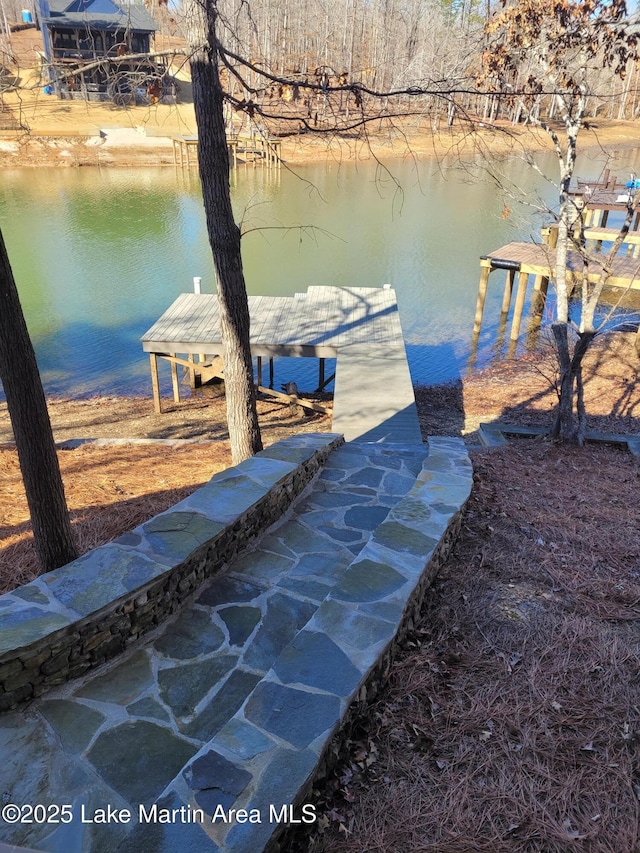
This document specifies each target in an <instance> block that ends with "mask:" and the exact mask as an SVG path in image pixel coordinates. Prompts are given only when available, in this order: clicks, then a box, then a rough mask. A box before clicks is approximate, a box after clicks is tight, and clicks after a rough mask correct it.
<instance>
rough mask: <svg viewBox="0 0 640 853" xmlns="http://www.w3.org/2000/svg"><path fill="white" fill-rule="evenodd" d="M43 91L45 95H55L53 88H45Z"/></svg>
mask: <svg viewBox="0 0 640 853" xmlns="http://www.w3.org/2000/svg"><path fill="white" fill-rule="evenodd" d="M42 91H43V92H44V93H45V95H53V86H45V87H44V89H43V90H42Z"/></svg>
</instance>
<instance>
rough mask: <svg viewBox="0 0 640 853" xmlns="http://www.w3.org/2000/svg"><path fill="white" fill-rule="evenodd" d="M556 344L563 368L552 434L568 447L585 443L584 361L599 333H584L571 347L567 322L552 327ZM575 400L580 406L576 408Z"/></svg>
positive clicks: (561, 367)
mask: <svg viewBox="0 0 640 853" xmlns="http://www.w3.org/2000/svg"><path fill="white" fill-rule="evenodd" d="M551 329H552V331H553V337H554V339H555V342H556V354H557V358H558V366H559V368H560V388H559V399H558V407H557V409H556V414H555V418H554V422H553V427H552V429H551V435H552V436H553V437H554V438H559V439H560V440H561V441H565V442H567V443H568V444H578V445H579V446H580V447H582V445H583V444H584V439H585V433H586V427H587V419H586V412H585V407H584V394H583V382H582V362H583V359H584V357H585V355H586V354H587V351H588V349H589V347H590V346H591V342H592V341H593V339H594V337H595V332H583V333H581V334H579V335H578V341H577V343H576V345H575V347H574V349H573V354H572V353H571V351H570V347H569V334H568V332H569V326H568V324H567V323H553V324H552V325H551ZM574 399H575V400H576V407H575V409H574V405H573V402H574Z"/></svg>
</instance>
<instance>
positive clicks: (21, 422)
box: [0, 233, 78, 572]
mask: <svg viewBox="0 0 640 853" xmlns="http://www.w3.org/2000/svg"><path fill="white" fill-rule="evenodd" d="M0 380H1V381H2V385H3V387H4V392H5V394H6V397H7V406H8V409H9V416H10V418H11V424H12V426H13V434H14V437H15V440H16V448H17V450H18V459H19V461H20V469H21V471H22V479H23V481H24V489H25V492H26V495H27V503H28V504H29V512H30V513H31V524H32V527H33V538H34V542H35V547H36V552H37V554H38V559H39V561H40V567H41V569H42V571H43V572H48V571H50V570H51V569H56V568H57V567H58V566H63V565H64V564H65V563H70V562H71V560H75V558H76V557H77V556H78V552H77V551H76V547H75V544H74V542H73V534H72V532H71V523H70V521H69V513H68V511H67V503H66V500H65V496H64V487H63V485H62V477H61V476H60V466H59V464H58V456H57V454H56V448H55V444H54V441H53V433H52V432H51V422H50V421H49V413H48V412H47V403H46V400H45V396H44V391H43V389H42V382H41V381H40V373H39V372H38V365H37V363H36V356H35V353H34V351H33V346H32V344H31V340H30V338H29V332H28V331H27V325H26V323H25V320H24V316H23V314H22V307H21V305H20V298H19V296H18V290H17V288H16V283H15V280H14V278H13V272H12V270H11V264H10V263H9V257H8V255H7V250H6V247H5V244H4V238H3V237H2V234H1V233H0Z"/></svg>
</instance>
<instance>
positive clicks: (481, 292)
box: [473, 260, 491, 335]
mask: <svg viewBox="0 0 640 853" xmlns="http://www.w3.org/2000/svg"><path fill="white" fill-rule="evenodd" d="M490 272H491V262H490V261H486V260H485V261H480V282H479V284H478V299H477V302H476V316H475V319H474V321H473V334H474V335H478V334H480V326H481V325H482V312H483V311H484V302H485V299H486V298H487V284H488V282H489V274H490Z"/></svg>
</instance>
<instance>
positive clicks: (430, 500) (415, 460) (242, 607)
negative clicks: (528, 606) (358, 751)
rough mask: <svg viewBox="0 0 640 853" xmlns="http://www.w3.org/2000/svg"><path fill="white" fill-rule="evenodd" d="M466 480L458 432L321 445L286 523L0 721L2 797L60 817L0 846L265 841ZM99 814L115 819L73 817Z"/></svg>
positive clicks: (217, 845)
mask: <svg viewBox="0 0 640 853" xmlns="http://www.w3.org/2000/svg"><path fill="white" fill-rule="evenodd" d="M276 452H277V451H276ZM470 482H471V473H470V467H469V463H468V458H467V456H466V453H465V451H464V448H463V446H462V443H461V442H460V441H458V440H448V439H432V440H431V442H430V446H429V448H427V447H425V446H409V445H398V444H396V445H394V446H387V445H377V444H366V443H358V444H350V445H345V446H344V447H342V448H340V449H338V450H335V451H333V453H332V454H331V455H330V456H329V458H328V460H327V461H326V464H325V466H324V469H323V470H322V472H321V474H320V475H319V477H318V478H317V479H316V480H315V481H314V483H313V485H312V486H311V487H309V488H308V489H307V491H306V492H305V493H304V494H303V495H302V496H301V497H300V498H299V499H298V500H297V502H296V504H295V505H294V506H293V508H292V509H290V510H289V512H288V514H287V516H286V517H285V518H284V519H282V520H281V521H280V522H279V523H278V524H277V525H275V526H274V527H272V528H271V529H269V530H268V531H267V532H266V533H265V534H263V535H262V536H261V538H260V539H259V540H258V541H257V542H256V543H255V544H254V545H253V546H252V547H251V548H250V549H249V550H247V551H246V552H244V553H242V554H241V555H239V556H238V557H237V558H236V559H234V560H233V562H232V563H231V564H230V565H229V566H228V567H227V571H226V572H225V574H224V576H223V577H218V578H215V579H213V580H212V581H210V582H209V583H208V584H207V585H206V586H205V587H204V588H203V589H202V590H201V591H200V592H199V593H198V595H197V596H196V597H195V600H193V601H192V602H191V603H190V604H187V605H186V606H185V607H183V609H182V610H181V611H180V613H179V615H178V616H177V617H176V618H175V619H174V620H173V621H172V622H170V623H167V624H166V625H165V626H163V628H162V629H161V630H159V631H157V632H156V634H155V635H151V636H150V637H149V638H147V640H146V642H145V645H144V646H142V647H139V648H136V649H135V650H132V651H131V652H130V653H129V655H128V656H127V657H126V658H124V659H120V660H118V661H117V662H116V663H114V664H111V665H110V666H109V667H107V668H106V669H105V670H104V671H100V672H97V673H93V674H92V675H91V676H90V677H89V676H87V677H85V678H84V679H83V680H82V681H77V682H75V683H72V684H69V685H66V686H65V688H64V689H62V690H60V691H59V692H57V693H55V694H54V693H50V694H48V695H47V696H46V697H43V698H42V699H40V700H38V702H36V703H34V704H33V705H32V706H31V707H30V708H29V710H28V712H27V713H26V714H23V715H20V716H18V715H17V714H16V715H11V714H8V715H5V717H4V718H2V722H3V725H2V726H1V727H0V754H1V755H2V756H3V759H4V765H5V767H6V766H13V768H14V776H12V777H7V778H6V779H5V778H3V776H5V772H4V771H2V770H0V783H2V785H3V790H7V791H9V793H10V796H11V797H12V800H11V801H12V802H13V801H16V800H17V799H19V798H22V799H23V800H24V801H27V800H26V799H25V798H28V797H32V796H36V790H37V795H38V796H39V798H40V802H43V801H44V800H45V799H46V800H47V802H51V803H68V804H69V805H71V807H72V812H73V816H74V820H73V822H72V823H71V824H66V825H63V826H57V827H55V826H53V827H49V829H48V830H47V828H46V827H44V828H43V827H42V826H40V827H37V826H36V827H33V826H32V827H27V828H26V829H25V828H24V827H22V832H20V828H19V827H12V828H10V829H11V833H12V834H11V836H10V837H9V835H7V837H6V839H3V840H10V841H12V842H14V843H21V844H30V845H32V846H35V847H36V848H38V849H42V850H48V851H65V853H66V851H68V850H71V849H77V850H91V851H92V853H94V851H95V853H98V851H105V853H108V852H110V851H112V850H120V851H134V850H135V851H139V850H153V851H154V853H155V851H158V853H161V851H173V850H176V849H185V850H188V849H193V850H197V851H202V853H206V851H212V853H213V851H218V850H221V851H227V853H232V851H233V853H244V851H247V853H248V851H251V853H257V851H260V850H262V849H265V848H266V847H267V846H268V845H269V844H270V843H271V840H272V836H275V835H277V834H278V832H279V831H282V830H283V829H284V828H285V825H286V823H287V820H286V819H287V818H290V817H292V816H293V813H291V812H290V811H289V809H290V807H291V806H295V805H296V804H297V805H300V803H299V798H300V797H303V796H304V794H305V786H306V785H307V783H308V782H309V780H310V779H311V778H312V776H313V774H314V772H315V771H316V769H317V767H318V765H319V763H320V762H321V760H322V756H323V753H324V750H325V748H326V745H327V743H328V742H329V740H330V738H331V736H332V734H333V732H334V731H335V730H336V728H337V727H338V726H339V725H340V721H341V720H342V719H343V717H344V715H345V713H346V712H347V709H348V708H349V706H350V705H351V703H352V702H353V701H354V699H355V698H357V697H358V696H360V695H361V692H362V690H363V689H364V690H365V693H366V684H367V680H368V679H370V678H371V677H372V674H373V673H375V670H376V667H377V666H380V665H384V659H385V654H386V652H387V650H388V648H389V646H390V644H391V643H392V641H393V639H394V637H395V636H396V634H397V632H398V631H399V630H402V627H403V625H404V624H405V622H406V619H407V613H408V612H411V607H412V602H413V603H415V601H416V600H419V599H420V598H421V596H422V594H423V592H424V588H426V586H428V584H429V583H430V580H431V574H432V571H433V567H434V566H436V565H437V563H438V559H437V557H434V555H436V554H437V553H438V549H441V543H442V542H443V541H444V542H447V541H448V537H449V533H448V531H449V530H450V527H451V524H452V519H455V517H456V516H457V514H458V511H459V509H460V507H461V505H462V504H463V503H464V501H465V500H466V497H467V495H468V492H469V488H470ZM427 565H429V566H431V568H430V570H429V571H427V572H425V571H424V570H425V566H427ZM381 662H382V663H381ZM17 766H21V767H22V768H24V769H23V771H22V772H19V773H17V774H15V767H17ZM34 768H35V769H34ZM7 786H8V787H7ZM108 806H110V807H111V808H112V809H114V810H116V811H119V813H120V815H121V816H122V817H123V818H124V817H126V816H127V815H128V816H129V819H128V820H124V819H123V820H122V821H117V820H115V819H113V820H111V821H110V822H109V823H108V824H100V823H96V822H94V823H91V822H86V823H83V822H82V817H83V816H84V817H85V818H87V819H91V818H92V817H94V818H95V817H96V816H97V817H98V818H100V817H102V816H103V814H102V812H100V810H101V809H105V808H107V807H108ZM231 809H244V810H245V811H246V814H247V822H242V820H240V821H238V820H230V819H229V813H230V810H231ZM121 810H124V811H121ZM201 813H202V817H203V818H204V821H203V825H202V826H201V825H200V822H199V821H198V820H197V818H199V817H200V816H201ZM240 814H241V815H242V813H240ZM295 814H296V817H299V814H300V813H299V812H297V813H295ZM212 816H215V820H212ZM258 817H259V818H260V822H259V823H258V822H252V821H251V819H252V818H253V819H254V820H255V819H256V818H258ZM306 817H312V814H311V810H309V812H308V813H307V814H306ZM281 820H282V821H283V822H282V823H280V822H279V821H281ZM3 829H4V827H3Z"/></svg>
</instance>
